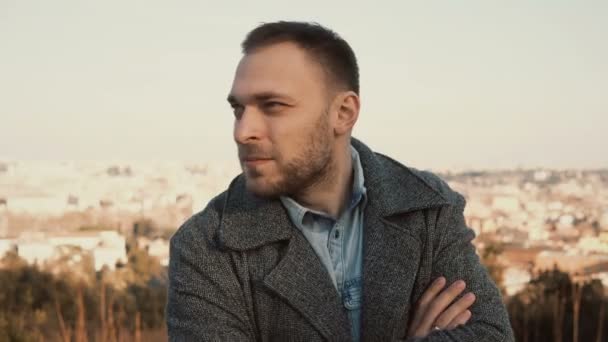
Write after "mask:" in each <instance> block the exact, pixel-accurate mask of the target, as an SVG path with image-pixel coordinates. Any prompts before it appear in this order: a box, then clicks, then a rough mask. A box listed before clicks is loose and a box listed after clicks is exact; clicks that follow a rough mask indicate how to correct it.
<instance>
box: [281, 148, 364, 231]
mask: <svg viewBox="0 0 608 342" xmlns="http://www.w3.org/2000/svg"><path fill="white" fill-rule="evenodd" d="M350 155H351V159H352V166H353V184H352V191H351V197H350V200H349V202H348V205H347V207H346V208H347V211H351V210H353V209H354V208H355V207H356V206H357V205H359V203H361V201H363V203H365V202H366V193H367V189H366V188H365V178H364V176H363V167H362V166H361V160H360V158H359V152H357V150H356V149H355V148H354V147H353V146H352V145H351V146H350ZM280 199H281V202H282V203H283V206H285V208H286V209H287V213H288V214H289V217H290V218H291V220H292V221H293V222H297V223H299V224H302V225H303V224H304V219H305V217H306V214H307V213H311V214H315V215H318V216H322V217H327V218H330V217H329V216H328V215H327V214H326V213H323V212H319V211H316V210H313V209H309V208H306V207H304V206H302V205H300V204H299V203H298V202H296V201H295V200H294V199H293V198H291V197H287V196H281V197H280Z"/></svg>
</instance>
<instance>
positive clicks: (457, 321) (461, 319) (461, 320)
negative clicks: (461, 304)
mask: <svg viewBox="0 0 608 342" xmlns="http://www.w3.org/2000/svg"><path fill="white" fill-rule="evenodd" d="M470 318H471V311H470V310H465V311H464V312H462V313H460V314H458V316H456V317H455V318H454V319H453V320H452V321H451V322H450V324H448V326H447V327H446V328H444V329H454V328H456V327H458V326H459V325H465V324H466V323H467V322H468V321H469V319H470Z"/></svg>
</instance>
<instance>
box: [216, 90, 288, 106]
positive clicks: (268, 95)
mask: <svg viewBox="0 0 608 342" xmlns="http://www.w3.org/2000/svg"><path fill="white" fill-rule="evenodd" d="M251 98H253V100H254V101H256V102H263V101H267V100H270V99H283V100H286V101H294V100H293V99H292V98H291V97H289V96H288V95H285V94H281V93H277V92H273V91H265V92H261V93H257V94H254V95H253V96H251ZM226 100H227V101H228V102H229V103H230V104H239V103H240V101H238V100H237V98H236V96H234V95H233V94H230V95H228V98H227V99H226Z"/></svg>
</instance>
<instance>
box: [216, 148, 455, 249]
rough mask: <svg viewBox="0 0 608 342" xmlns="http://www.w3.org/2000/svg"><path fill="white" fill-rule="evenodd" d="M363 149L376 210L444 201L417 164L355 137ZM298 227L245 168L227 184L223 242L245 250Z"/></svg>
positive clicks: (416, 207) (361, 153)
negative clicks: (253, 185) (249, 180)
mask: <svg viewBox="0 0 608 342" xmlns="http://www.w3.org/2000/svg"><path fill="white" fill-rule="evenodd" d="M351 144H352V146H353V147H354V148H355V149H356V150H357V152H358V153H359V158H360V160H361V166H362V167H363V174H364V178H365V187H366V188H367V196H368V203H370V204H371V205H372V206H373V208H375V210H377V215H378V216H380V217H389V216H392V215H395V214H399V213H406V212H409V211H414V210H419V209H425V208H430V207H434V206H440V205H443V204H446V203H447V201H446V199H445V198H444V197H443V196H442V195H441V194H440V193H439V192H438V191H437V190H435V189H434V188H433V187H432V186H431V185H429V184H428V183H427V182H425V181H424V180H423V179H422V178H420V177H419V176H417V175H416V174H415V173H414V171H413V170H411V169H409V168H407V167H405V166H403V165H401V164H399V163H398V162H396V161H394V160H393V159H391V158H389V157H387V156H384V155H382V154H379V153H374V152H372V150H371V149H370V148H369V147H367V146H366V145H365V144H363V143H362V142H361V141H359V140H357V139H355V138H352V139H351ZM293 233H294V230H293V229H292V223H291V221H290V220H289V216H288V214H287V212H286V210H285V208H284V207H283V205H282V204H281V201H280V200H278V199H276V200H275V199H272V200H269V199H263V198H260V197H257V196H255V195H253V194H252V193H250V192H249V191H247V189H246V186H245V178H244V176H243V175H242V174H241V175H239V176H238V177H237V178H235V179H234V180H233V181H232V183H231V184H230V186H229V189H228V191H227V196H226V198H225V203H224V211H223V215H222V221H221V226H220V231H219V235H220V236H219V239H220V242H221V244H222V245H223V246H224V247H228V248H231V249H234V250H247V249H253V248H257V247H260V246H262V245H265V244H268V243H272V242H276V241H280V240H286V239H290V238H291V237H292V236H293Z"/></svg>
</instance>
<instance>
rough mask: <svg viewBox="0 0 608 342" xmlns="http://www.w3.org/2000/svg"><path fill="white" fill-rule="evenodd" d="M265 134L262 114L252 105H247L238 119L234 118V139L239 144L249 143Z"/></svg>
mask: <svg viewBox="0 0 608 342" xmlns="http://www.w3.org/2000/svg"><path fill="white" fill-rule="evenodd" d="M263 134H264V120H263V118H262V115H261V114H260V113H259V112H257V111H256V110H255V108H252V107H245V108H244V109H243V113H241V116H240V117H239V118H238V119H235V120H234V140H235V141H236V142H237V143H239V144H247V143H250V142H251V141H254V140H259V139H261V138H262V136H263Z"/></svg>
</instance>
